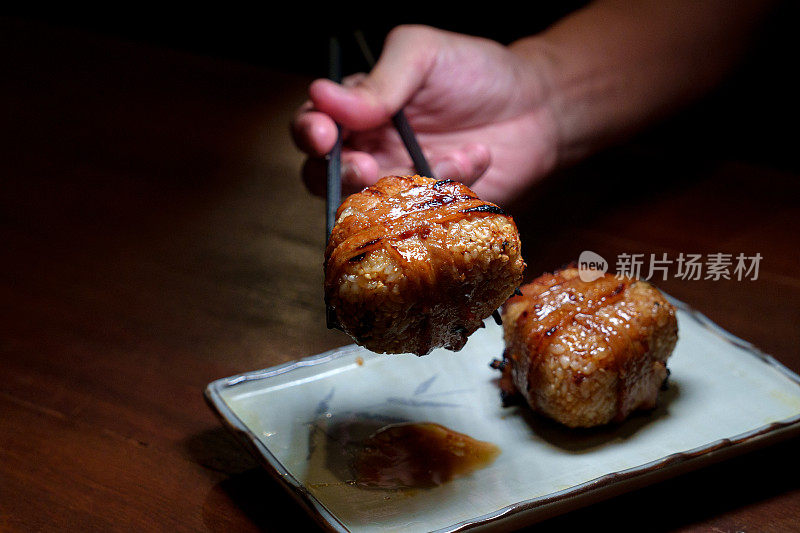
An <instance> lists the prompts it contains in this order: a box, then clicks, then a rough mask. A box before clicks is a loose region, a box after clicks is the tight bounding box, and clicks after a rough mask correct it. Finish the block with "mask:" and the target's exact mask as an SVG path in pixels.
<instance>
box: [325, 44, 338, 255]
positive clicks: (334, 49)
mask: <svg viewBox="0 0 800 533" xmlns="http://www.w3.org/2000/svg"><path fill="white" fill-rule="evenodd" d="M329 52H330V56H329V62H328V67H329V71H328V76H329V78H330V79H331V80H332V81H334V82H336V83H341V82H342V50H341V47H340V46H339V40H338V39H337V38H336V37H331V40H330V45H329ZM336 129H337V133H336V143H335V144H334V145H333V148H332V149H331V151H330V153H328V179H327V195H326V196H325V198H326V201H325V231H326V233H325V235H326V239H325V240H326V241H327V239H328V238H329V237H330V235H331V232H332V231H333V225H334V224H335V223H336V210H337V209H339V204H340V203H342V128H341V126H339V125H338V124H337V125H336Z"/></svg>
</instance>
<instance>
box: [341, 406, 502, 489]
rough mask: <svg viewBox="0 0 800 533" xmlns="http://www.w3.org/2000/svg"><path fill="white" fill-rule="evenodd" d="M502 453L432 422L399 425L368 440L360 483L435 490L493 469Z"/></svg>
mask: <svg viewBox="0 0 800 533" xmlns="http://www.w3.org/2000/svg"><path fill="white" fill-rule="evenodd" d="M499 453H500V449H499V448H498V447H497V446H495V445H494V444H492V443H489V442H483V441H479V440H475V439H473V438H472V437H469V436H467V435H464V434H463V433H458V432H457V431H453V430H452V429H449V428H446V427H444V426H442V425H439V424H434V423H431V422H424V423H410V424H395V425H391V426H386V427H384V428H382V429H380V430H378V431H377V432H376V433H375V434H374V435H372V436H371V437H370V438H369V439H367V440H366V441H364V443H363V449H362V450H361V452H360V453H359V454H358V456H357V457H356V460H355V462H354V465H353V467H354V470H355V474H356V484H357V485H359V486H362V487H369V488H378V489H399V488H425V487H435V486H437V485H441V484H443V483H446V482H448V481H450V480H451V479H453V478H455V477H458V476H463V475H466V474H469V473H470V472H473V471H475V470H478V469H480V468H483V467H485V466H487V465H489V464H490V463H491V462H492V461H494V459H495V458H496V457H497V456H498V455H499Z"/></svg>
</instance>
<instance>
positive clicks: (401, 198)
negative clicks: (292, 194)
mask: <svg viewBox="0 0 800 533" xmlns="http://www.w3.org/2000/svg"><path fill="white" fill-rule="evenodd" d="M395 178H396V179H398V180H402V181H403V182H406V186H408V185H410V187H409V188H407V189H405V190H401V189H396V190H395V188H383V187H381V186H373V187H368V188H367V189H365V192H371V194H369V195H353V196H351V197H349V198H348V199H347V200H345V201H344V202H343V203H342V205H341V206H340V207H339V210H338V211H337V213H336V216H337V219H338V218H339V217H340V216H341V215H342V213H343V212H344V211H345V210H346V209H348V208H357V209H358V211H359V214H358V215H356V216H349V217H346V218H345V219H344V220H342V221H340V222H339V223H338V224H337V226H336V228H335V229H334V232H333V233H332V234H331V237H330V240H329V242H328V253H327V254H326V257H328V261H327V263H326V266H327V264H328V263H330V264H331V266H332V267H333V268H331V269H329V270H327V271H328V273H329V276H336V275H338V272H339V271H340V269H341V267H342V266H343V265H344V264H345V263H347V262H353V261H358V260H359V259H360V258H363V257H364V256H365V255H366V253H368V252H372V251H375V250H378V249H381V248H383V249H386V250H388V251H389V252H390V253H392V255H394V256H395V257H396V259H398V260H399V262H400V264H402V263H405V262H406V261H405V258H403V256H402V255H401V254H400V253H399V252H397V250H396V248H395V244H396V243H397V242H399V241H402V240H405V239H408V238H411V237H413V236H419V237H420V238H422V239H424V238H425V237H426V236H427V235H428V234H429V233H430V231H431V230H430V226H431V225H436V224H438V225H444V224H447V223H450V222H457V221H459V220H462V219H465V218H468V217H474V216H482V215H483V216H486V215H495V216H496V215H505V213H504V212H503V210H502V209H500V208H499V207H498V206H496V205H495V204H492V203H490V202H485V201H483V200H481V199H480V198H478V197H477V196H475V194H474V193H473V192H472V191H471V190H469V188H468V187H466V186H465V185H464V184H463V183H460V182H457V181H452V180H442V181H437V182H435V183H434V184H433V186H430V185H429V184H428V183H427V181H430V180H424V179H423V178H419V177H418V176H398V177H395ZM423 180H424V181H423ZM506 216H507V215H506ZM509 219H510V217H509ZM345 236H347V237H345ZM333 281H334V280H333V279H330V277H329V279H327V280H326V282H327V283H332V282H333Z"/></svg>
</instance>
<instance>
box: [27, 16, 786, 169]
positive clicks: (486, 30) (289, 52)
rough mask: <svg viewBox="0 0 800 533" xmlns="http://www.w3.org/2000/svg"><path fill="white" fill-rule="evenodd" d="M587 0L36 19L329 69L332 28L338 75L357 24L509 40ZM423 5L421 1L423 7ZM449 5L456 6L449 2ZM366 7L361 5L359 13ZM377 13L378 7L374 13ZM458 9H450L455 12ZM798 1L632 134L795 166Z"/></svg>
mask: <svg viewBox="0 0 800 533" xmlns="http://www.w3.org/2000/svg"><path fill="white" fill-rule="evenodd" d="M587 3H588V2H586V1H575V0H568V1H563V2H548V3H537V4H536V5H532V6H530V9H526V12H525V13H522V12H520V9H519V8H518V7H514V6H518V5H519V4H516V3H515V4H514V5H512V4H511V3H504V2H493V3H492V4H491V6H490V8H487V7H486V6H483V7H482V9H481V10H480V11H478V10H476V9H474V8H468V7H467V6H466V5H464V6H459V7H454V8H451V9H450V12H449V13H444V12H443V10H441V9H437V8H435V7H434V8H433V9H432V6H431V5H427V6H417V9H415V8H414V6H411V5H402V6H401V5H398V6H380V7H378V6H373V7H372V9H370V10H365V9H361V10H360V11H361V13H356V12H355V11H358V10H356V9H355V8H353V7H348V8H340V9H335V10H334V9H332V8H328V10H327V11H326V10H324V9H322V10H320V8H315V7H311V6H306V5H302V6H297V7H292V6H285V5H284V6H281V7H280V9H276V10H275V11H276V13H272V14H270V15H267V16H265V15H261V14H257V13H255V12H248V11H246V10H238V11H234V9H233V8H230V7H229V8H227V9H226V8H225V7H224V6H216V10H215V11H214V12H205V13H204V12H202V11H197V10H192V13H186V12H164V11H161V10H156V9H143V8H139V9H138V10H133V9H131V10H128V11H116V10H115V11H114V12H113V13H112V12H107V13H104V12H102V11H99V12H98V11H94V12H92V13H76V12H73V11H70V12H68V13H55V14H54V13H50V14H48V15H40V16H37V17H34V18H37V19H39V20H42V21H45V22H48V23H50V24H53V25H57V26H67V27H74V28H80V29H84V30H89V31H90V32H93V33H99V34H104V35H108V36H113V37H116V38H122V39H125V40H130V41H134V42H142V43H148V44H152V45H156V46H160V47H166V48H172V49H177V50H182V51H188V52H191V53H195V54H200V55H208V56H213V57H220V58H225V59H234V60H238V61H242V62H246V63H250V64H254V65H261V66H266V67H270V68H272V69H276V70H280V71H285V72H291V73H299V74H304V75H309V76H325V75H326V73H327V69H328V67H327V61H328V56H327V47H328V41H329V38H330V36H331V35H337V36H339V37H340V39H341V42H342V47H343V56H344V60H343V62H344V70H345V74H347V73H350V72H357V71H363V70H366V66H365V64H364V62H363V60H362V58H361V54H360V52H359V50H358V48H357V47H356V45H355V42H354V40H353V38H352V33H353V31H354V30H356V29H358V30H361V31H362V32H363V33H364V35H365V36H366V38H367V40H368V42H369V43H370V46H371V47H372V49H373V51H374V52H375V53H376V54H377V52H378V51H379V50H380V47H381V44H382V42H383V38H384V37H385V35H386V34H387V33H388V31H389V30H390V29H391V28H393V27H394V26H396V25H399V24H406V23H416V24H428V25H431V26H435V27H439V28H443V29H447V30H450V31H456V32H461V33H467V34H471V35H480V36H484V37H488V38H491V39H494V40H497V41H499V42H502V43H510V42H512V41H514V40H516V39H518V38H521V37H524V36H526V35H531V34H533V33H536V32H538V31H541V30H543V29H545V28H546V27H547V26H549V25H550V24H552V23H553V22H555V21H557V20H558V19H559V18H561V17H563V16H564V15H566V14H568V13H570V12H571V11H573V10H575V9H579V8H580V7H581V6H583V5H585V4H587ZM421 7H424V9H422V8H421ZM456 10H457V11H456ZM364 11H369V12H367V13H364ZM379 12H384V13H383V14H378V13H379ZM456 12H457V13H458V14H457V15H456V14H455V13H456ZM799 15H800V3H798V2H791V1H785V2H782V3H780V4H779V5H778V6H777V7H776V8H775V10H774V12H773V13H772V15H771V16H770V17H769V19H768V21H767V23H766V24H765V25H764V26H763V28H762V30H761V31H760V33H759V35H758V36H757V39H756V41H755V43H754V46H753V47H751V49H750V52H749V53H748V55H747V56H746V57H745V58H744V59H743V61H742V62H741V64H740V65H739V67H738V68H737V69H736V71H735V72H733V73H732V74H731V75H730V77H729V78H728V79H727V80H726V82H725V83H723V84H722V85H721V86H720V87H719V88H718V89H717V90H716V91H714V92H713V93H712V94H710V95H709V96H708V97H706V98H704V99H703V100H701V101H700V102H697V103H696V104H695V105H693V106H692V107H691V108H689V109H687V110H685V111H684V112H682V113H679V114H678V115H677V116H674V117H673V118H671V119H669V120H668V121H666V122H665V123H662V124H660V125H658V126H657V127H655V128H653V129H651V130H650V131H648V132H645V134H643V135H642V136H641V138H640V139H639V141H640V142H642V143H644V145H648V144H650V143H651V142H654V143H657V144H658V145H659V146H661V147H663V145H664V143H667V144H668V145H669V146H672V147H673V148H674V150H675V156H676V157H681V158H687V157H688V158H709V157H710V158H727V157H730V156H731V155H735V157H736V158H737V159H741V160H745V161H749V162H754V163H758V164H769V165H770V166H774V167H776V168H781V169H784V170H790V171H794V170H797V169H798V168H800V166H799V165H798V163H797V158H795V157H794V147H795V145H796V141H797V134H796V124H797V122H798V118H800V113H798V104H797V95H798V93H799V92H800V84H798V82H797V76H796V75H795V71H796V70H797V68H796V67H797V52H798V47H797V42H796V38H795V34H796V24H797V21H798V20H800V16H799Z"/></svg>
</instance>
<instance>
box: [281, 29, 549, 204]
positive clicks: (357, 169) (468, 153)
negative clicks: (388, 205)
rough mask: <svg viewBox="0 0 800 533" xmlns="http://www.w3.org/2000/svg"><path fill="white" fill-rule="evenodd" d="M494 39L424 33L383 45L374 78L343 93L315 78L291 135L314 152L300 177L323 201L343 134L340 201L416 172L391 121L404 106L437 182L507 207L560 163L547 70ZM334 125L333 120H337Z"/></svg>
mask: <svg viewBox="0 0 800 533" xmlns="http://www.w3.org/2000/svg"><path fill="white" fill-rule="evenodd" d="M531 57H534V58H535V57H536V55H535V54H529V53H528V54H526V55H524V56H523V55H518V54H516V53H514V52H512V51H511V50H510V49H509V48H506V47H504V46H502V45H500V44H498V43H496V42H494V41H490V40H487V39H482V38H476V37H469V36H465V35H460V34H456V33H450V32H445V31H442V30H437V29H434V28H430V27H425V26H400V27H398V28H395V29H394V30H393V31H392V32H391V33H390V34H389V36H388V37H387V40H386V44H385V46H384V51H383V54H382V55H381V57H380V59H379V60H378V63H377V64H376V66H375V68H374V69H373V70H372V72H371V73H369V74H355V75H353V76H349V77H347V78H346V79H345V80H344V81H343V83H342V85H338V84H336V83H334V82H332V81H329V80H324V79H320V80H316V81H314V82H313V83H312V84H311V86H310V88H309V95H310V100H309V101H308V102H306V103H305V104H304V105H303V106H302V107H301V108H300V109H299V111H298V113H297V115H296V117H295V119H294V121H293V123H292V132H293V135H294V138H295V142H296V143H297V145H298V146H299V147H300V148H301V149H302V150H303V151H304V152H306V153H307V154H308V156H309V158H308V160H307V161H306V164H305V165H304V168H303V178H304V181H305V183H306V185H307V187H308V188H309V190H310V191H311V192H313V193H315V194H318V195H324V194H325V184H324V183H325V168H326V166H325V163H324V159H323V158H324V156H325V155H326V154H327V153H328V152H329V151H330V150H331V148H332V147H333V145H334V143H335V141H336V123H339V124H340V125H341V126H342V130H343V139H344V146H343V150H342V169H343V172H342V186H343V193H344V194H349V193H352V192H355V191H357V190H359V189H361V188H363V187H366V186H369V185H371V184H373V183H374V182H376V181H377V180H378V179H379V178H381V177H383V176H385V175H390V174H398V175H403V174H411V173H413V168H412V163H411V159H410V157H409V156H408V154H407V152H406V150H405V148H404V146H403V144H402V142H401V140H400V137H399V135H398V134H397V133H396V132H395V131H394V129H393V127H392V123H391V117H392V115H394V114H395V113H396V112H397V111H398V110H399V109H401V108H404V109H405V114H406V117H407V118H408V120H409V123H410V124H411V127H412V128H413V129H414V131H415V132H416V133H417V136H418V139H419V143H420V145H421V146H422V150H423V152H424V153H425V155H426V157H427V158H428V160H429V162H430V164H431V167H432V169H433V172H434V174H435V176H436V177H437V178H439V179H445V178H453V179H458V180H460V181H463V182H464V183H466V184H467V185H469V186H470V187H471V188H472V189H473V190H474V191H475V192H476V193H477V194H478V195H479V196H481V198H483V199H486V200H489V201H493V202H497V203H501V204H502V203H506V202H508V201H510V200H511V199H513V198H514V197H515V196H517V195H518V194H520V193H521V192H523V191H524V190H525V189H527V188H528V187H529V186H530V185H531V184H532V183H533V182H535V181H536V180H537V179H539V178H541V177H542V176H544V175H546V174H547V173H549V172H550V171H551V170H552V169H553V168H554V167H555V165H556V145H557V144H556V133H557V127H556V123H555V120H554V118H553V116H552V112H551V110H550V108H549V106H548V105H547V92H548V91H547V82H546V79H545V78H546V76H545V68H543V65H544V63H543V62H541V63H540V62H537V61H535V60H532V59H531ZM334 121H335V122H334Z"/></svg>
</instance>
